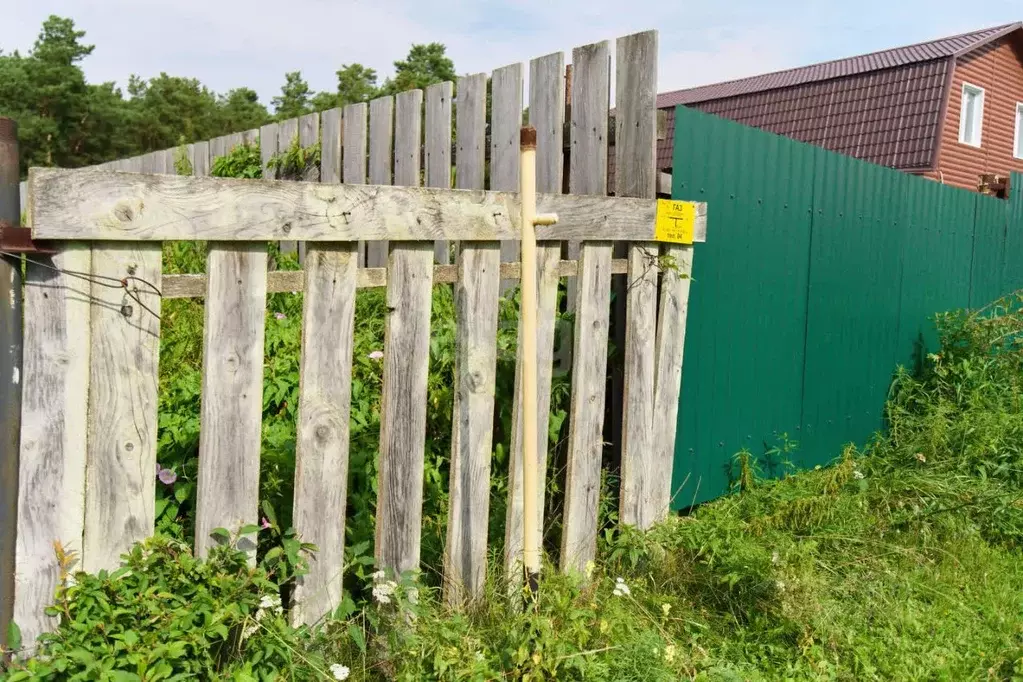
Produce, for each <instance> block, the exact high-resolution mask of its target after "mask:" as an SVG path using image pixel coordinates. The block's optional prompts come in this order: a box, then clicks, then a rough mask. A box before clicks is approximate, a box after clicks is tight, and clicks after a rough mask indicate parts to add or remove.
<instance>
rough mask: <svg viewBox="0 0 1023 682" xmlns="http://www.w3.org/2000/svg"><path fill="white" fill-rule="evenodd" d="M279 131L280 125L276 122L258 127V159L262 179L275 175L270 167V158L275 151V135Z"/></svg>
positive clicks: (268, 178) (272, 177)
mask: <svg viewBox="0 0 1023 682" xmlns="http://www.w3.org/2000/svg"><path fill="white" fill-rule="evenodd" d="M279 133H280V126H279V125H278V124H277V123H267V124H266V125H265V126H263V127H262V128H260V129H259V159H260V161H261V162H262V164H263V179H264V180H272V179H274V177H276V175H275V173H274V171H273V170H271V168H270V159H272V158H273V156H274V154H276V153H277V136H278V134H279Z"/></svg>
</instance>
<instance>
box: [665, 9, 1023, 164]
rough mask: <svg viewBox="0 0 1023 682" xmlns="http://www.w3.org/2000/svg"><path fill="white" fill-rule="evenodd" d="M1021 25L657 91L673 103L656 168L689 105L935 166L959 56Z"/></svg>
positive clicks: (883, 157)
mask: <svg viewBox="0 0 1023 682" xmlns="http://www.w3.org/2000/svg"><path fill="white" fill-rule="evenodd" d="M1020 29H1023V23H1014V24H1005V25H1002V26H996V27H993V28H987V29H983V30H980V31H973V32H971V33H964V34H962V35H957V36H952V37H950V38H942V39H940V40H932V41H929V42H926V43H920V44H917V45H910V46H908V47H899V48H895V49H891V50H884V51H881V52H874V53H871V54H867V55H862V56H859V57H851V58H849V59H841V60H838V61H832V62H825V63H823V64H814V65H811V66H806V67H802V68H799V69H790V70H788V71H779V72H777V73H770V74H766V75H763V76H754V77H752V78H743V79H740V80H736V81H729V82H727V83H718V84H716V85H705V86H701V87H698V88H690V89H688V90H677V91H675V92H669V93H664V94H661V95H658V97H657V106H658V107H659V108H668V109H669V112H668V128H667V130H666V133H667V135H666V139H664V140H661V141H658V144H657V165H658V168H661V169H664V168H670V167H671V165H672V151H673V141H674V137H675V136H674V132H675V130H674V126H675V120H674V119H675V117H674V113H675V112H674V107H675V105H677V104H683V105H685V106H688V107H692V108H694V109H699V110H701V111H705V112H707V113H710V114H715V115H717V116H721V117H723V118H728V119H731V120H733V121H737V122H739V123H743V124H745V125H749V126H753V127H756V128H762V129H764V130H769V131H771V132H774V133H778V134H779V135H785V136H786V137H791V138H793V139H796V140H801V141H803V142H808V143H810V144H814V145H817V146H819V147H823V148H825V149H830V150H832V151H836V152H839V153H842V154H847V155H849V156H854V157H856V158H860V159H864V160H867V161H871V162H873V163H878V164H881V165H884V166H891V167H894V168H900V169H903V170H916V171H922V170H926V169H928V168H930V167H931V165H932V163H933V154H934V146H935V141H936V140H937V136H938V131H939V129H940V126H941V120H940V119H941V111H942V104H943V102H944V100H945V97H946V93H945V87H946V83H947V82H948V76H949V69H951V68H953V63H954V59H955V58H956V57H958V56H961V55H963V54H966V53H969V52H972V51H973V50H976V49H977V48H979V47H982V46H984V45H987V44H989V43H992V42H993V41H996V40H999V39H1001V38H1003V37H1004V36H1006V35H1008V34H1009V33H1012V32H1013V31H1017V30H1020Z"/></svg>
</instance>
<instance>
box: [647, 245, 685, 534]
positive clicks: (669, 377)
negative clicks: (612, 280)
mask: <svg viewBox="0 0 1023 682" xmlns="http://www.w3.org/2000/svg"><path fill="white" fill-rule="evenodd" d="M664 255H665V257H667V258H668V259H670V260H671V261H673V262H674V267H672V268H669V269H666V270H665V271H664V273H663V274H662V275H661V311H660V315H659V318H658V326H657V347H656V351H655V352H656V361H655V362H656V363H657V365H656V366H657V369H656V373H655V375H654V380H655V389H654V424H655V425H656V426H657V427H658V428H657V430H656V434H655V437H654V447H655V452H656V459H655V460H654V462H653V466H654V468H655V470H657V471H660V472H667V473H666V475H664V476H662V477H661V479H660V480H658V479H656V478H655V479H654V481H653V483H652V485H651V486H650V502H649V508H650V510H651V512H652V514H653V515H654V517H655V519H660V518H664V517H665V516H666V515H667V513H668V505H669V503H670V502H671V497H672V490H671V475H670V474H671V467H672V464H673V458H674V455H675V429H676V424H677V423H678V410H679V396H680V394H681V390H682V355H683V350H684V348H685V342H686V313H687V312H688V309H689V284H690V282H691V281H692V280H691V279H690V278H691V277H692V274H693V247H692V246H682V245H676V244H671V245H665V247H664Z"/></svg>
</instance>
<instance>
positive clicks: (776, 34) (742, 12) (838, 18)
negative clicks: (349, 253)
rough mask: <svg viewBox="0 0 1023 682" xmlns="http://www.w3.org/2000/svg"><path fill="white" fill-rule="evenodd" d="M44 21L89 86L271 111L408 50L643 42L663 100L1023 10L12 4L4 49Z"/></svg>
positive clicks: (908, 0)
mask: <svg viewBox="0 0 1023 682" xmlns="http://www.w3.org/2000/svg"><path fill="white" fill-rule="evenodd" d="M12 5H13V6H12ZM1012 5H1017V6H1016V8H1015V9H1014V8H1013V7H1012ZM622 8H624V9H625V11H624V12H623V11H621V10H622ZM49 14H59V15H62V16H69V17H71V18H73V19H74V20H75V22H76V23H77V24H78V25H79V27H80V28H81V29H84V30H85V31H87V40H88V41H89V42H90V43H93V44H95V45H96V51H95V52H94V53H93V55H92V56H91V57H89V58H88V59H87V60H86V62H85V64H84V66H85V70H86V73H87V74H88V76H89V78H90V80H92V81H107V80H113V81H116V82H118V83H120V84H122V85H123V84H125V83H126V82H127V79H128V76H129V75H130V74H132V73H136V74H139V75H141V76H145V77H149V76H153V75H156V74H158V73H159V72H160V71H166V72H168V73H170V74H173V75H181V76H191V77H195V78H198V79H200V80H201V81H202V82H203V83H205V84H206V85H208V86H210V87H212V88H213V89H215V90H217V91H225V90H227V89H229V88H232V87H237V86H241V85H245V86H248V87H251V88H254V89H255V90H256V91H257V92H259V93H260V96H261V99H263V101H264V102H269V100H270V98H271V97H272V96H273V95H274V94H275V93H276V92H277V91H278V90H279V88H280V85H281V83H282V82H283V80H284V72H285V71H294V70H301V71H302V73H303V75H304V76H305V77H306V79H307V80H308V81H309V82H310V85H311V86H312V87H313V88H314V89H316V90H321V89H322V90H325V89H333V87H334V81H335V79H334V71H335V70H336V69H337V68H338V66H339V65H341V64H344V63H351V62H362V63H363V64H366V65H367V66H371V67H374V68H376V69H377V70H378V72H380V74H381V76H382V77H383V76H386V75H387V74H389V73H390V72H391V70H392V67H391V63H392V62H393V61H394V60H395V59H399V58H401V57H402V56H403V55H404V54H405V53H406V52H407V51H408V48H409V46H410V45H411V44H412V43H413V42H430V41H440V42H443V43H444V44H446V45H447V46H448V52H449V54H450V55H451V57H452V58H453V59H454V61H455V66H456V68H457V69H458V71H459V72H460V73H475V72H480V71H490V70H492V69H494V68H497V67H500V66H504V65H506V64H509V63H512V62H516V61H528V60H529V59H530V58H531V57H535V56H539V55H543V54H547V53H550V52H555V51H558V50H563V51H565V52H567V53H568V54H569V59H570V54H571V49H572V47H574V46H576V45H581V44H585V43H589V42H594V41H597V40H603V39H608V38H614V37H616V36H620V35H626V34H628V33H632V32H635V31H641V30H647V29H651V28H656V29H658V30H659V32H660V38H659V40H660V43H659V45H660V69H659V74H658V81H659V87H660V90H661V91H667V90H672V89H677V88H682V87H688V86H691V85H700V84H703V83H713V82H717V81H721V80H727V79H730V78H738V77H742V76H748V75H753V74H757V73H764V72H767V71H775V70H778V69H784V68H789V67H793V66H800V65H803V64H808V63H812V62H817V61H824V60H828V59H837V58H841V57H846V56H851V55H854V54H860V53H863V52H870V51H874V50H879V49H885V48H888V47H894V46H897V45H904V44H908V43H913V42H920V41H923V40H928V39H931V38H937V37H942V36H945V35H951V34H954V33H962V32H964V31H970V30H974V29H977V28H982V27H986V26H992V25H997V24H1002V23H1008V22H1011V21H1018V20H1021V19H1023V3H1018V4H1017V3H1013V2H1003V3H981V2H970V3H963V2H962V1H961V0H958V1H954V0H887V1H883V0H854V1H842V2H835V1H833V0H821V1H819V2H813V1H811V0H763V1H761V2H757V1H756V0H717V1H716V2H707V1H706V0H701V1H700V2H695V1H693V0H675V2H671V0H668V2H665V1H664V0H660V1H654V0H629V1H628V2H612V1H611V0H587V1H586V2H563V1H561V0H521V1H518V2H516V1H513V0H477V1H473V0H427V1H423V0H286V1H284V2H282V1H281V0H174V1H173V2H168V1H167V0H43V1H39V2H36V3H28V2H20V1H16V0H10V2H9V3H8V6H7V7H6V8H5V9H4V22H3V23H4V29H5V30H4V36H3V38H2V41H0V48H2V49H3V50H4V51H9V50H11V49H14V48H19V49H22V50H24V49H27V48H28V47H30V46H31V44H32V42H33V41H34V39H35V36H36V34H37V33H38V31H39V27H40V25H41V24H42V21H43V19H44V18H45V17H46V16H47V15H49Z"/></svg>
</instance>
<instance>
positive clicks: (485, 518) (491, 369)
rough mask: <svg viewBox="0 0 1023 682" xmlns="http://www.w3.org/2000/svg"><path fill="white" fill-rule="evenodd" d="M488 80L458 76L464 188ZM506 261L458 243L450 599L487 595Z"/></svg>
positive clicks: (477, 145)
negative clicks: (499, 329)
mask: <svg viewBox="0 0 1023 682" xmlns="http://www.w3.org/2000/svg"><path fill="white" fill-rule="evenodd" d="M486 86H487V80H486V76H485V75H484V74H479V75H477V76H468V77H466V78H462V79H461V80H459V82H458V113H457V116H458V123H457V134H458V153H457V156H456V173H457V176H458V180H457V181H458V185H459V187H462V188H465V189H482V187H483V182H484V172H483V171H484V168H483V163H484V159H483V156H484V152H485V151H486V114H487V112H486ZM500 268H501V250H500V245H499V243H498V242H462V243H461V244H459V250H458V274H459V280H458V282H457V284H456V285H455V309H456V315H457V332H456V333H457V341H456V354H455V355H456V358H457V359H456V364H455V397H454V412H453V414H452V418H451V423H452V435H451V479H450V495H451V500H450V505H449V508H448V535H447V543H446V545H445V548H444V549H445V554H444V581H445V582H444V597H445V599H446V600H447V602H448V603H449V604H461V603H463V602H465V601H468V600H474V599H476V598H478V597H479V596H481V594H482V591H483V583H484V580H485V579H486V574H487V570H486V569H487V528H488V525H489V510H490V459H491V457H492V445H493V424H494V382H495V377H494V374H495V371H496V362H497V303H498V293H499V292H498V286H499V283H500Z"/></svg>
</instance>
